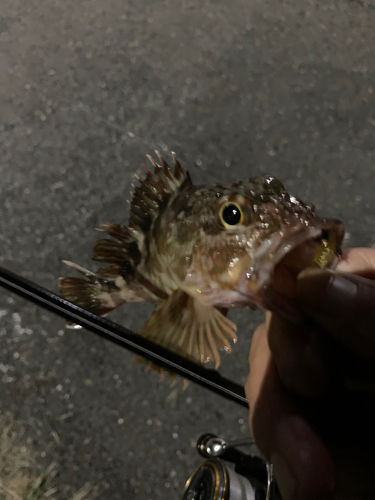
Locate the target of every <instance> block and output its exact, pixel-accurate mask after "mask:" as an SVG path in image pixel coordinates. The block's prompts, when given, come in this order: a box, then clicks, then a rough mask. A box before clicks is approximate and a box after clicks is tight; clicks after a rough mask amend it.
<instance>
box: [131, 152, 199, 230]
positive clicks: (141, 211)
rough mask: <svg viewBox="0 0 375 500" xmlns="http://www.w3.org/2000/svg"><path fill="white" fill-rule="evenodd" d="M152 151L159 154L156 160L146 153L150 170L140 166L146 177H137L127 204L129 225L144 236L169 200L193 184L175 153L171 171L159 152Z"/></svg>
mask: <svg viewBox="0 0 375 500" xmlns="http://www.w3.org/2000/svg"><path fill="white" fill-rule="evenodd" d="M155 154H156V156H157V157H158V160H156V161H155V160H154V159H153V158H152V156H150V155H147V158H148V159H149V161H150V163H151V165H152V167H153V173H152V172H151V171H150V170H149V169H148V168H147V167H146V166H144V165H142V167H143V169H144V170H145V172H146V178H145V179H141V178H139V177H136V179H137V180H138V181H139V183H140V186H137V187H134V192H133V198H132V201H131V205H130V219H129V227H130V228H132V229H134V230H136V231H140V232H141V233H143V234H145V235H146V234H147V233H148V232H149V230H150V227H151V225H152V223H153V221H154V220H155V219H156V217H158V215H160V213H161V212H162V211H163V210H164V209H165V207H166V206H167V205H168V203H169V201H170V200H171V199H172V198H173V197H174V196H175V195H176V194H177V193H179V192H181V191H182V190H183V189H185V188H186V187H188V186H192V182H191V179H190V175H189V173H188V172H187V171H184V170H183V169H182V168H181V165H180V163H179V162H178V160H177V158H176V155H175V154H174V153H172V158H173V161H174V166H175V168H174V170H172V169H171V168H170V167H169V165H168V164H167V162H166V161H165V160H164V159H163V158H162V157H161V155H160V153H159V152H158V151H155Z"/></svg>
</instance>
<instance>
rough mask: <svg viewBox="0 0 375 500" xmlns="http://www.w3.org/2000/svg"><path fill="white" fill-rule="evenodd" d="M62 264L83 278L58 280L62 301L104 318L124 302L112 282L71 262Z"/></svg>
mask: <svg viewBox="0 0 375 500" xmlns="http://www.w3.org/2000/svg"><path fill="white" fill-rule="evenodd" d="M64 263H65V264H67V265H68V266H69V267H72V268H73V269H75V270H76V271H78V272H79V273H80V274H82V275H83V276H84V277H83V278H76V277H63V278H60V295H61V296H62V297H63V298H64V299H66V300H68V301H69V302H72V303H73V304H76V305H77V306H78V307H82V309H86V310H87V311H89V312H91V313H93V314H96V315H97V316H105V315H106V314H108V313H109V312H111V311H113V310H114V309H116V307H118V306H120V305H121V304H123V303H124V302H125V301H124V300H123V299H122V298H121V296H120V290H119V288H118V287H117V286H116V285H115V284H114V283H113V282H112V283H111V282H110V281H107V280H106V279H105V278H103V277H102V276H99V275H98V274H96V273H92V272H91V271H89V270H87V269H85V268H83V267H81V266H79V265H78V264H74V263H73V262H69V261H64Z"/></svg>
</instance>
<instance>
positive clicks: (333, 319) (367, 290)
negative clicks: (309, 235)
mask: <svg viewBox="0 0 375 500" xmlns="http://www.w3.org/2000/svg"><path fill="white" fill-rule="evenodd" d="M296 299H297V302H298V304H299V306H300V307H301V309H302V310H303V312H304V313H305V314H306V315H307V316H308V317H309V318H310V319H312V320H313V321H314V322H315V323H317V324H318V325H319V326H321V327H323V328H324V329H326V330H327V331H328V332H329V333H331V334H332V335H334V336H335V337H336V338H337V339H339V340H340V342H342V343H343V345H345V346H347V347H349V348H350V349H353V350H354V351H355V352H356V353H358V354H360V355H361V356H364V357H365V358H371V359H373V358H374V357H375V328H374V326H375V281H374V280H370V279H367V278H364V277H362V276H356V275H353V274H339V273H333V272H331V271H325V270H321V269H308V270H305V271H303V272H302V273H301V274H300V275H299V276H298V279H297V287H296Z"/></svg>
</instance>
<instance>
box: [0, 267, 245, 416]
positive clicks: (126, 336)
mask: <svg viewBox="0 0 375 500" xmlns="http://www.w3.org/2000/svg"><path fill="white" fill-rule="evenodd" d="M0 286H2V287H3V288H6V289H7V290H9V291H11V292H14V293H16V294H17V295H19V296H21V297H23V298H25V299H27V300H29V301H30V302H33V303H34V304H37V305H38V306H41V307H43V308H45V309H48V310H49V311H51V312H53V313H55V314H58V315H59V316H62V317H63V318H65V319H67V320H68V321H71V322H73V323H76V324H78V325H81V326H83V327H85V328H87V329H88V330H90V331H92V332H94V333H96V334H97V335H99V336H100V337H103V338H105V339H107V340H110V341H112V342H114V343H115V344H117V345H120V346H121V347H125V348H126V349H128V350H129V351H132V352H133V353H134V354H138V355H140V356H143V357H144V358H146V359H148V360H149V361H152V362H153V363H155V364H157V365H159V366H162V367H163V368H166V369H167V370H169V371H172V372H174V373H176V374H177V375H181V376H182V377H184V378H186V379H188V380H191V381H192V382H195V383H196V384H198V385H200V386H202V387H205V388H206V389H209V390H210V391H212V392H215V393H216V394H218V395H220V396H222V397H224V398H226V399H229V400H230V401H233V402H235V403H237V404H239V405H241V406H244V407H248V403H247V400H246V397H245V391H244V388H243V387H242V386H241V385H239V384H237V383H236V382H233V381H232V380H229V379H227V378H224V377H222V376H221V375H220V374H219V373H218V372H217V371H215V370H209V369H206V368H203V367H201V366H199V365H196V364H195V363H193V362H191V361H188V360H187V359H185V358H183V357H181V356H178V355H177V354H174V353H173V352H171V351H168V350H167V349H164V348H163V347H161V346H159V345H157V344H154V343H152V342H149V341H147V340H146V339H144V338H143V337H141V336H140V335H137V334H136V333H134V332H132V331H131V330H129V329H127V328H124V327H122V326H120V325H117V324H116V323H113V322H112V321H109V320H107V319H105V318H100V317H98V316H95V315H94V314H92V313H90V312H88V311H86V310H84V309H81V308H80V307H77V306H76V305H74V304H72V303H71V302H68V301H67V300H64V299H63V298H61V297H59V296H58V295H55V294H53V293H51V292H50V291H48V290H46V289H45V288H42V287H41V286H39V285H37V284H35V283H33V282H32V281H29V280H26V279H24V278H22V277H21V276H19V275H17V274H15V273H13V272H11V271H8V270H7V269H4V268H2V267H0Z"/></svg>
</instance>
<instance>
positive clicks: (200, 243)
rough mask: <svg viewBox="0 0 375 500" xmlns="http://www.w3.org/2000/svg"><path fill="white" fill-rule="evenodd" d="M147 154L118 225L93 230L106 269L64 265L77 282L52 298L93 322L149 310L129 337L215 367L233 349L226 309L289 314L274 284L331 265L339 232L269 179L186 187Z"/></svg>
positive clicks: (177, 171)
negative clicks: (122, 311)
mask: <svg viewBox="0 0 375 500" xmlns="http://www.w3.org/2000/svg"><path fill="white" fill-rule="evenodd" d="M156 155H157V157H158V161H155V160H154V159H153V158H151V157H149V159H150V162H151V164H152V166H153V169H154V171H153V172H151V171H150V170H148V169H147V168H146V167H144V170H145V172H146V177H145V179H139V178H138V181H139V185H138V186H137V187H135V189H134V193H133V198H132V202H131V207H130V217H129V224H128V226H127V227H126V226H121V225H117V224H113V223H107V224H105V225H104V226H103V227H102V228H101V230H102V231H103V232H104V233H106V234H107V235H109V236H110V237H111V238H112V239H101V240H99V241H98V242H97V243H96V245H95V247H94V253H93V260H96V261H100V262H106V263H108V264H109V266H107V267H104V268H100V269H99V270H98V271H97V272H96V273H92V272H90V271H86V270H85V269H83V268H81V267H80V266H77V265H76V264H73V263H68V265H70V266H71V267H73V268H75V269H76V270H77V271H78V272H80V273H81V274H82V275H83V277H82V278H69V277H66V278H61V280H60V293H61V294H62V296H64V298H66V299H67V300H70V301H72V302H74V303H76V304H77V305H79V306H81V307H84V308H86V309H89V310H90V311H91V312H93V313H95V314H98V315H105V314H107V313H108V312H110V311H111V310H113V309H115V308H116V307H118V306H120V305H122V304H124V303H126V302H140V301H149V302H153V303H155V304H157V307H156V309H155V311H154V312H153V314H152V315H151V317H150V318H149V319H148V321H147V322H146V323H145V325H144V326H143V327H142V328H141V330H140V332H139V334H140V335H143V336H145V337H146V338H148V339H150V340H151V341H153V342H156V343H158V344H161V345H163V346H164V347H166V348H168V349H171V350H174V351H176V352H178V353H179V354H181V355H183V356H185V357H187V358H189V359H191V360H193V361H195V362H197V363H200V364H203V363H205V362H206V361H208V360H211V361H213V362H214V363H215V366H216V367H217V366H219V364H220V356H219V352H218V350H219V349H221V348H223V349H225V350H226V351H227V352H229V351H230V350H231V342H232V341H235V340H236V333H235V331H236V327H235V325H234V324H233V323H232V322H231V321H230V320H228V319H227V318H226V311H227V309H228V308H231V307H243V306H250V307H254V305H255V304H260V305H262V306H263V307H266V308H272V307H276V308H277V307H284V306H283V304H286V305H285V307H289V306H288V300H289V299H288V300H287V299H286V298H285V297H284V295H285V294H284V292H283V290H282V285H281V288H280V286H279V288H278V289H274V288H273V278H274V275H276V276H277V275H279V276H280V275H283V274H284V276H286V278H287V279H286V280H285V281H288V280H289V281H290V282H291V283H292V282H293V279H294V277H295V275H296V273H297V271H298V270H301V268H303V267H307V266H311V265H313V266H314V265H315V266H324V267H329V266H334V265H335V262H336V261H337V258H338V255H339V253H340V247H341V242H342V239H343V235H344V228H343V226H342V224H341V222H340V221H337V220H335V219H322V218H320V217H319V216H318V215H317V214H316V212H315V209H314V206H313V205H311V204H309V203H305V202H303V201H301V200H299V199H297V198H295V197H293V196H291V195H289V194H288V193H287V191H286V190H285V188H284V186H283V185H282V184H281V182H280V181H278V180H277V179H275V178H274V177H272V176H260V177H255V178H249V179H246V180H243V181H240V182H236V183H233V184H215V185H212V186H194V185H193V184H192V182H191V179H190V176H189V174H188V173H187V172H184V171H183V170H182V168H181V166H180V164H179V162H178V161H177V159H176V157H175V156H173V158H174V163H175V168H174V170H172V169H171V168H170V167H169V166H168V165H167V163H166V162H165V160H164V159H163V158H161V156H160V155H159V153H157V152H156ZM291 252H293V253H291ZM288 254H290V255H292V256H293V258H292V263H290V262H287V256H288ZM283 259H284V260H283ZM283 262H285V264H283ZM274 281H275V283H276V281H277V280H274ZM289 288H290V287H289ZM288 293H289V295H290V291H289V292H288Z"/></svg>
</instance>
